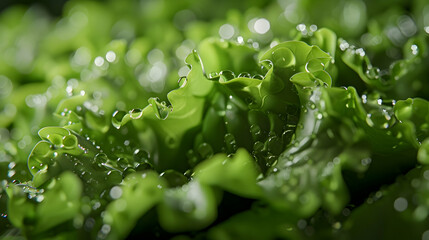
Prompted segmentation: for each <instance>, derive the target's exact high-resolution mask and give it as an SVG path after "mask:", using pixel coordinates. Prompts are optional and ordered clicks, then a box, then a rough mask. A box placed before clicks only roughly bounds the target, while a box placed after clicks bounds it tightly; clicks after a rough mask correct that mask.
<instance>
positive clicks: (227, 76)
mask: <svg viewBox="0 0 429 240" xmlns="http://www.w3.org/2000/svg"><path fill="white" fill-rule="evenodd" d="M219 74H220V77H221V79H222V80H223V82H228V81H229V80H232V79H234V78H235V74H234V72H232V71H229V70H224V71H221V72H220V73H219Z"/></svg>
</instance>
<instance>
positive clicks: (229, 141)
mask: <svg viewBox="0 0 429 240" xmlns="http://www.w3.org/2000/svg"><path fill="white" fill-rule="evenodd" d="M224 139H225V145H226V148H227V150H228V152H235V151H236V150H237V146H236V141H235V137H234V135H232V134H231V133H227V134H225V136H224Z"/></svg>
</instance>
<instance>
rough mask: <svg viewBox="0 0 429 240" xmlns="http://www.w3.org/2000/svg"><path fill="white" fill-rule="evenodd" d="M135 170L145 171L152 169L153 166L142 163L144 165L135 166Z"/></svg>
mask: <svg viewBox="0 0 429 240" xmlns="http://www.w3.org/2000/svg"><path fill="white" fill-rule="evenodd" d="M135 169H136V171H146V170H151V169H153V166H152V164H150V163H149V162H144V163H140V164H139V165H137V167H136V168H135Z"/></svg>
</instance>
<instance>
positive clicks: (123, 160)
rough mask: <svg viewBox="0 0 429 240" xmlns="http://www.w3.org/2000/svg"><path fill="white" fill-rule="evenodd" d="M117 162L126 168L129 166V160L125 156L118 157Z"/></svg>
mask: <svg viewBox="0 0 429 240" xmlns="http://www.w3.org/2000/svg"><path fill="white" fill-rule="evenodd" d="M117 163H118V165H119V166H120V167H121V168H124V169H125V168H126V167H128V161H127V160H126V159H125V158H118V159H117Z"/></svg>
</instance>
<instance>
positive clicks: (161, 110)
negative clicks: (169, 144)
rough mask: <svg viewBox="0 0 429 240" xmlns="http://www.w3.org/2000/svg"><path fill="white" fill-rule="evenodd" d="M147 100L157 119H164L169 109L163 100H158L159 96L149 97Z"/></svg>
mask: <svg viewBox="0 0 429 240" xmlns="http://www.w3.org/2000/svg"><path fill="white" fill-rule="evenodd" d="M148 102H149V104H150V105H152V109H153V111H154V112H155V115H156V117H157V118H158V119H161V120H165V119H166V118H167V117H168V114H169V113H170V111H171V109H170V108H169V107H167V106H166V103H165V102H159V98H150V99H149V100H148Z"/></svg>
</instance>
